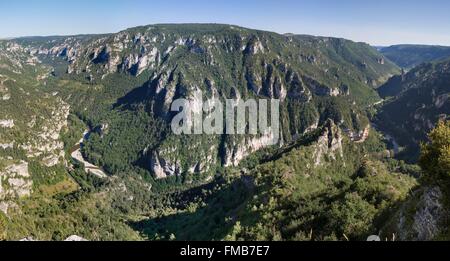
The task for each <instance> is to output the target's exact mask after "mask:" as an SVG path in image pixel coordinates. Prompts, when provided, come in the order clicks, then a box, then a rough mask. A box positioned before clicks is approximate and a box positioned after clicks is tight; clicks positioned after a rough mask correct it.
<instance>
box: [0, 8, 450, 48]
mask: <svg viewBox="0 0 450 261" xmlns="http://www.w3.org/2000/svg"><path fill="white" fill-rule="evenodd" d="M155 23H227V24H235V25H240V26H244V27H250V28H254V29H262V30H269V31H275V32H279V33H297V34H312V35H323V36H335V37H344V38H348V39H351V40H354V41H363V42H368V43H370V44H373V45H390V44H399V43H422V44H440V45H449V46H450V1H448V0H239V1H237V0H184V1H182V0H168V1H167V0H164V1H163V0H77V1H75V0H1V1H0V38H8V37H17V36H31V35H68V34H81V33H109V32H117V31H120V30H123V29H126V28H129V27H134V26H139V25H147V24H155Z"/></svg>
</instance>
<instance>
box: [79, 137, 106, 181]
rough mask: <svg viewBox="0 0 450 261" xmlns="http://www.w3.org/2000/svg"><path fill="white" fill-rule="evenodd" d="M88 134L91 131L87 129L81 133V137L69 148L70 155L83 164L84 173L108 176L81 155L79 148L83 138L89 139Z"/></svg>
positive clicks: (102, 177)
mask: <svg viewBox="0 0 450 261" xmlns="http://www.w3.org/2000/svg"><path fill="white" fill-rule="evenodd" d="M90 134H91V132H90V131H89V130H86V131H85V132H84V133H83V137H82V138H81V139H80V141H79V142H78V143H77V144H76V145H75V146H74V147H73V148H72V149H71V150H70V156H71V157H72V158H73V159H74V160H76V161H78V162H80V163H82V164H84V171H85V172H86V173H89V174H92V175H94V176H97V177H98V178H101V179H105V178H108V175H106V173H105V172H104V171H103V170H102V169H101V168H100V167H97V166H95V165H94V164H91V163H89V162H88V161H87V160H86V159H85V158H84V157H83V154H82V153H81V148H82V147H83V143H84V141H85V140H87V139H89V135H90Z"/></svg>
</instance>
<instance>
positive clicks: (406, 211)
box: [397, 186, 446, 241]
mask: <svg viewBox="0 0 450 261" xmlns="http://www.w3.org/2000/svg"><path fill="white" fill-rule="evenodd" d="M445 213H446V212H445V209H444V205H443V194H442V191H441V189H440V188H439V187H437V186H436V187H426V188H424V189H421V190H419V191H416V193H415V195H413V197H412V198H411V199H410V200H409V201H408V202H406V203H405V205H404V206H403V207H402V209H401V210H400V213H399V218H398V223H397V231H398V237H399V239H400V240H417V241H430V240H434V239H435V238H436V236H438V235H439V234H440V233H441V231H442V227H441V222H442V221H443V218H444V216H445Z"/></svg>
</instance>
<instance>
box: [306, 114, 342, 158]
mask: <svg viewBox="0 0 450 261" xmlns="http://www.w3.org/2000/svg"><path fill="white" fill-rule="evenodd" d="M342 139H343V137H342V132H341V130H340V128H339V127H338V126H337V125H336V124H335V123H334V122H333V121H332V120H328V121H327V122H326V124H325V126H324V127H323V131H322V134H321V135H320V136H319V138H318V140H317V145H316V149H315V152H314V156H313V158H314V165H315V166H320V165H321V164H322V162H323V161H324V158H325V156H328V157H329V158H331V159H333V160H336V159H337V156H340V157H341V158H342V157H343V156H344V155H343V149H342Z"/></svg>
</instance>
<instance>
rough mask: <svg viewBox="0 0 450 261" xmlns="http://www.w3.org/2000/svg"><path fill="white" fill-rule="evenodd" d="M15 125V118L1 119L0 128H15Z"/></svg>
mask: <svg viewBox="0 0 450 261" xmlns="http://www.w3.org/2000/svg"><path fill="white" fill-rule="evenodd" d="M14 126H15V125H14V120H11V119H7V120H0V128H9V129H10V128H13V127H14Z"/></svg>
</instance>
